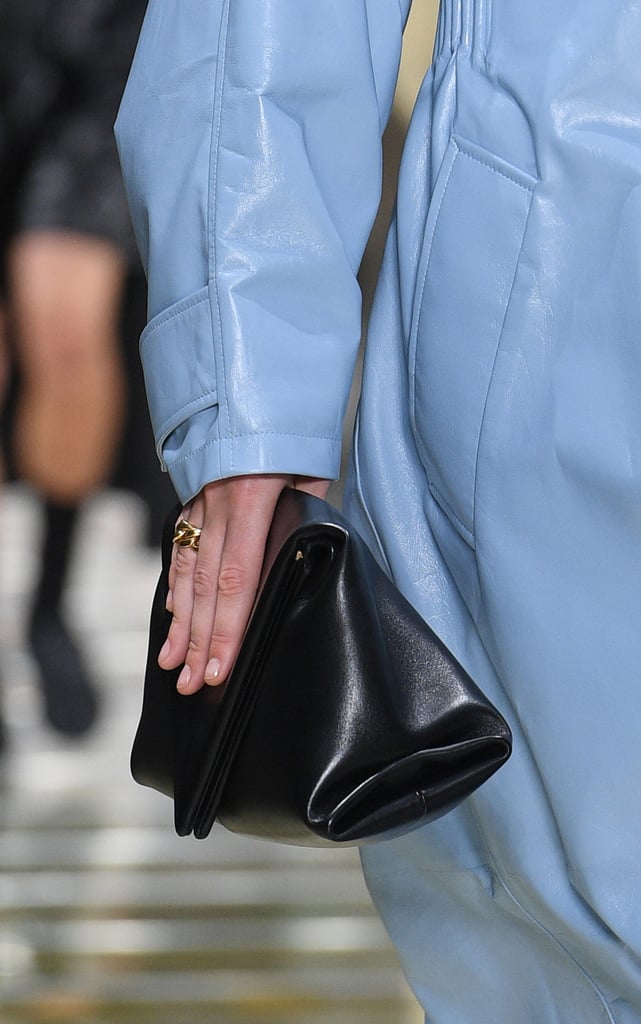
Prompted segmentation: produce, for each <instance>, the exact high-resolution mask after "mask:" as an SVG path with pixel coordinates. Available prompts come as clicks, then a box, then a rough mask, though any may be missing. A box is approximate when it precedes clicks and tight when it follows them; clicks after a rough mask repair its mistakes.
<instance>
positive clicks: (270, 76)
mask: <svg viewBox="0 0 641 1024" xmlns="http://www.w3.org/2000/svg"><path fill="white" fill-rule="evenodd" d="M408 6H409V0H402V2H401V0H349V2H345V0H323V2H322V3H318V2H314V3H312V2H311V0H261V2H260V3H256V0H151V2H150V4H149V7H148V10H147V15H146V18H145V22H144V25H143V29H142V33H141V37H140V40H139V44H138V48H137V52H136V56H135V58H134V62H133V66H132V69H131V73H130V77H129V82H128V85H127V88H126V91H125V95H124V98H123V101H122V105H121V109H120V113H119V117H118V122H117V125H116V135H117V139H118V144H119V149H120V154H121V161H122V166H123V171H124V175H125V180H126V184H127V189H128V193H129V200H130V206H131V210H132V215H133V220H134V226H135V230H136V234H137V238H138V244H139V247H140V250H141V254H142V257H143V261H144V263H145V266H146V269H147V274H148V280H149V316H150V322H149V324H148V326H147V328H146V330H145V332H144V334H143V336H142V339H141V354H142V360H143V365H144V370H145V378H146V384H147V393H148V401H149V406H150V411H151V418H152V423H153V427H154V433H155V437H156V443H157V447H158V452H159V455H160V456H161V460H162V462H163V464H164V465H165V466H166V467H167V468H168V469H169V471H170V473H171V476H172V479H173V482H174V484H175V486H176V488H177V491H178V493H179V495H180V497H181V499H182V500H186V499H187V498H189V497H190V496H191V495H193V494H194V493H196V492H197V491H198V490H199V489H200V488H201V487H202V486H203V484H204V483H206V482H208V481H209V480H214V479H220V478H222V477H226V476H234V475H238V474H243V473H259V472H282V473H301V474H309V475H314V476H324V477H328V478H331V477H335V476H336V475H337V474H338V471H339V465H340V449H341V429H342V420H343V415H344V410H345V405H346V401H347V397H348V393H349V387H350V382H351V377H352V372H353V365H354V360H355V356H356V353H357V349H358V343H359V338H360V319H361V300H360V291H359V288H358V284H357V281H356V273H357V271H358V266H359V263H360V260H361V256H362V253H363V249H364V246H365V243H366V241H367V237H368V234H369V231H370V228H371V224H372V221H373V219H374V216H375V213H376V209H377V205H378V201H379V194H380V177H381V135H382V132H383V129H384V127H385V124H386V121H387V118H388V116H389V111H390V108H391V103H392V97H393V91H394V86H395V82H396V76H397V72H398V62H399V58H400V46H401V35H402V29H403V25H404V21H405V17H406V15H407V8H408Z"/></svg>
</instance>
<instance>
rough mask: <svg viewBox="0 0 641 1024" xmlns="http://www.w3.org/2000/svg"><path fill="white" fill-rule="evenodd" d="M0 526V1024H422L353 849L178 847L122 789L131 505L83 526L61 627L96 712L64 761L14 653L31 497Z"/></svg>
mask: <svg viewBox="0 0 641 1024" xmlns="http://www.w3.org/2000/svg"><path fill="white" fill-rule="evenodd" d="M17 522H19V523H20V524H21V529H20V530H16V529H14V528H12V527H13V526H15V524H16V523H17ZM0 526H1V529H0V567H1V590H0V600H1V604H0V652H1V654H0V673H1V675H2V680H3V686H2V689H3V704H4V710H5V718H6V720H7V723H8V726H9V734H10V735H9V741H10V746H9V749H8V752H7V754H6V756H5V758H4V763H3V765H2V768H1V770H0V822H1V830H0V864H1V865H2V872H1V874H0V1024H23V1022H24V1024H56V1022H67V1024H69V1022H73V1024H107V1022H109V1024H117V1022H127V1024H129V1022H130V1024H152V1022H153V1024H170V1022H171V1024H182V1022H185V1024H187V1022H189V1024H200V1022H204V1021H207V1022H208V1024H236V1022H239V1024H289V1022H296V1024H320V1022H322V1024H365V1022H367V1024H383V1022H384V1024H419V1022H421V1021H422V1015H421V1013H420V1012H419V1011H418V1008H417V1007H416V1004H415V1003H414V1001H413V999H412V997H411V996H410V994H409V992H408V990H407V987H406V984H405V982H404V980H403V978H402V975H401V972H400V969H399V967H398V964H397V961H396V958H395V954H394V952H393V950H392V948H391V946H390V943H389V941H388V939H387V937H386V935H385V933H384V931H383V928H382V926H381V924H380V922H379V920H378V918H377V917H376V915H375V914H374V911H373V909H372V907H371V905H370V902H369V899H368V896H367V894H366V891H365V888H364V884H363V881H362V877H361V874H360V870H359V866H358V859H357V856H356V853H355V851H352V850H337V851H313V850H298V849H293V848H286V847H277V846H273V845H271V844H265V843H256V842H252V841H249V840H244V839H241V838H239V837H237V836H232V835H230V834H229V833H227V832H225V831H224V830H223V829H218V830H215V832H214V834H213V835H212V836H211V837H210V839H208V840H205V841H203V842H198V841H196V840H185V839H177V838H176V836H175V835H174V833H173V829H172V825H171V806H170V803H169V801H167V800H166V799H165V798H163V797H161V796H159V795H157V794H154V793H152V792H150V791H148V790H143V789H141V788H140V787H137V786H135V785H134V783H133V782H132V781H131V780H130V777H129V771H128V763H127V762H128V751H129V745H130V741H131V735H132V731H133V728H134V725H135V721H136V717H137V714H138V707H139V699H140V688H141V673H142V666H143V662H144V654H145V628H146V619H147V612H148V606H149V600H150V595H151V590H152V586H153V582H154V579H155V576H156V573H157V556H156V554H150V553H148V552H146V551H144V550H143V549H141V548H139V547H138V546H137V544H136V531H137V529H140V528H141V527H140V513H139V508H138V505H137V504H136V502H135V501H134V500H133V499H131V498H129V497H126V496H123V495H121V494H113V493H112V494H108V495H106V496H104V497H102V498H101V499H99V500H97V501H96V502H95V503H94V504H93V506H92V508H91V509H90V510H89V512H88V514H87V516H86V519H85V522H84V525H83V531H82V534H81V537H80V543H79V550H78V557H77V561H76V565H75V569H74V575H73V588H72V593H71V594H70V612H71V615H72V617H73V620H74V621H75V622H76V624H77V628H78V632H79V634H80V635H81V636H82V639H83V643H84V645H85V648H86V650H87V651H88V653H89V656H90V660H91V664H92V665H93V667H94V671H95V674H96V678H97V680H98V682H99V684H100V688H101V693H102V699H103V715H102V719H101V722H100V725H99V727H98V728H97V730H96V731H95V733H94V734H93V736H92V737H91V739H88V740H86V741H83V742H82V743H80V744H74V745H72V746H69V745H67V746H65V745H64V744H62V743H61V742H60V741H59V740H58V739H57V738H56V737H55V736H53V735H52V734H51V733H50V732H48V731H47V730H46V729H45V728H44V727H43V726H42V725H41V723H40V710H39V703H38V695H37V686H36V680H35V677H34V668H33V665H32V663H31V660H30V658H29V657H28V656H27V655H26V654H25V653H24V651H23V650H22V646H21V642H20V637H21V631H22V622H23V619H24V609H25V603H26V595H27V593H28V590H29V585H30V579H31V576H32V574H33V571H34V568H35V567H34V565H33V554H32V545H30V544H28V543H27V539H28V538H29V537H30V536H32V535H33V533H34V531H37V529H38V518H37V512H36V509H35V508H34V506H33V503H32V502H31V501H30V499H29V496H28V495H27V494H26V492H24V491H22V490H20V489H18V488H11V489H9V491H8V492H7V493H6V495H5V497H4V499H3V504H2V511H1V516H0Z"/></svg>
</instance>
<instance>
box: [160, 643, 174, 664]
mask: <svg viewBox="0 0 641 1024" xmlns="http://www.w3.org/2000/svg"><path fill="white" fill-rule="evenodd" d="M170 650H171V646H170V643H169V640H165V642H164V644H163V645H162V647H161V648H160V654H159V655H158V661H159V662H162V661H164V660H165V658H168V657H169V652H170Z"/></svg>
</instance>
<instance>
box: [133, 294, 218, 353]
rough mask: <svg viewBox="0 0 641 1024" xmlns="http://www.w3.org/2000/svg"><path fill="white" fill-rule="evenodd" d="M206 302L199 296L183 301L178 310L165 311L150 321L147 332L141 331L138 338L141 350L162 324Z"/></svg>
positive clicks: (206, 297) (205, 297)
mask: <svg viewBox="0 0 641 1024" xmlns="http://www.w3.org/2000/svg"><path fill="white" fill-rule="evenodd" d="M208 301H209V299H208V296H207V295H201V296H200V297H199V298H195V297H194V298H191V299H185V300H184V301H183V303H182V304H181V305H180V309H168V310H165V312H164V313H161V314H160V315H159V316H158V318H157V319H155V320H152V321H151V323H150V324H149V326H148V328H147V330H145V331H143V333H142V335H141V337H140V346H141V348H142V347H144V346H145V345H146V344H147V342H148V341H149V339H150V338H152V337H153V336H154V334H155V333H156V331H157V330H158V328H159V327H162V326H163V325H164V324H167V323H169V322H170V321H171V320H175V319H176V318H177V317H179V316H182V315H183V313H186V312H187V311H188V310H191V309H196V307H197V306H200V305H202V304H203V303H205V302H208Z"/></svg>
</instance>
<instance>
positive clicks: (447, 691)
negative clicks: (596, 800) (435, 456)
mask: <svg viewBox="0 0 641 1024" xmlns="http://www.w3.org/2000/svg"><path fill="white" fill-rule="evenodd" d="M175 521H176V515H175V514H172V515H171V516H170V517H169V519H168V521H167V526H166V529H165V536H164V538H163V570H162V573H161V577H160V581H159V584H158V588H157V591H156V595H155V598H154V604H153V609H152V615H151V627H150V643H149V655H148V662H147V670H146V677H145V688H144V697H143V707H142V714H141V719H140V724H139V727H138V731H137V734H136V738H135V741H134V746H133V751H132V771H133V775H134V777H135V778H136V780H137V781H138V782H140V783H142V784H143V785H146V786H151V787H152V788H154V789H157V790H160V791H161V792H163V793H166V794H167V795H169V796H171V797H173V800H174V809H175V826H176V831H177V832H178V834H179V835H188V834H190V833H192V832H193V833H194V834H195V835H196V836H197V837H198V838H202V837H204V836H206V835H208V833H209V832H210V830H211V828H212V826H213V824H214V821H215V820H216V819H218V820H219V821H220V822H222V824H223V825H225V826H226V827H227V828H229V829H231V830H232V831H235V832H241V833H244V834H246V835H251V836H256V837H260V838H264V839H271V840H274V841H278V842H285V843H294V844H297V845H304V846H316V845H323V844H335V843H344V844H356V843H364V842H368V841H372V840H375V839H387V838H390V837H391V836H393V835H398V834H400V833H403V832H406V831H409V830H410V829H413V828H416V827H418V826H419V825H422V824H424V823H425V822H428V821H430V820H432V819H434V818H436V817H438V816H439V815H442V814H444V813H445V812H446V811H448V810H450V809H451V808H453V807H454V806H455V805H456V804H458V803H459V802H460V801H461V800H463V799H464V798H465V797H466V796H468V795H469V794H470V793H472V792H473V790H475V789H476V787H477V786H479V785H480V784H481V783H482V782H484V781H485V780H486V779H488V778H489V777H490V776H491V775H492V774H493V773H494V772H495V771H496V770H497V768H499V767H500V765H502V764H503V763H504V762H505V761H506V760H507V758H508V757H509V755H510V751H511V735H510V731H509V729H508V726H507V725H506V723H505V721H504V720H503V718H502V717H501V715H500V714H499V713H498V711H497V710H496V709H495V708H494V707H493V706H492V705H491V704H490V703H489V701H488V700H487V699H486V698H485V697H484V696H483V694H482V693H481V692H480V691H479V689H478V688H477V686H476V685H475V684H474V683H473V681H472V680H471V679H470V677H469V676H468V675H467V673H466V672H465V671H464V669H463V668H462V667H461V666H460V665H459V664H458V662H457V661H456V660H455V659H454V657H453V656H452V655H451V654H450V652H449V651H448V650H447V649H446V648H445V646H444V645H443V644H442V643H441V641H440V640H439V639H438V637H437V636H436V635H435V634H434V633H433V632H432V630H431V629H430V627H429V626H428V625H427V624H426V623H425V622H424V621H423V620H422V619H421V618H420V616H419V615H418V614H417V613H416V612H415V611H414V609H413V608H412V607H411V606H410V605H409V604H408V602H407V601H406V600H405V598H404V597H403V596H402V595H401V594H400V593H399V591H398V590H397V589H396V587H395V586H394V585H393V584H392V583H391V582H390V580H389V579H388V578H387V576H386V575H385V574H384V573H383V572H382V570H381V569H380V568H379V566H378V564H377V563H376V561H375V559H374V557H373V555H372V554H371V552H370V551H369V549H368V548H367V546H366V544H365V542H364V541H363V540H362V539H361V538H360V537H359V536H358V534H357V533H356V532H355V530H354V529H353V528H352V527H351V526H350V525H349V523H348V522H347V520H346V519H345V518H344V517H343V516H342V515H341V514H340V513H339V512H337V511H336V510H335V509H334V508H332V507H331V506H330V505H328V504H327V503H326V502H324V501H320V500H319V499H318V498H314V497H311V496H309V495H307V494H305V493H303V492H301V491H296V490H287V491H285V492H284V493H283V495H282V497H281V499H280V502H279V504H278V507H277V510H276V515H275V518H274V522H273V526H272V530H271V533H270V537H269V541H268V546H267V553H266V559H265V569H264V573H263V582H262V584H261V588H260V590H259V596H258V598H257V601H256V604H255V608H254V612H253V615H252V618H251V621H250V624H249V626H248V628H247V632H246V635H245V638H244V641H243V645H242V648H241V651H240V654H239V656H238V659H237V661H236V664H235V666H234V669H233V671H232V673H231V675H230V677H229V679H228V681H227V682H226V683H225V684H224V685H223V686H221V687H209V686H206V687H204V688H203V689H202V690H200V691H199V692H198V693H196V694H194V695H192V696H189V697H185V696H181V695H179V694H178V693H177V692H176V680H177V677H178V671H175V672H165V671H163V670H162V669H160V668H159V667H158V664H157V656H158V652H159V650H160V647H161V645H162V643H163V642H164V639H165V636H166V633H167V629H168V625H169V615H168V613H167V612H166V610H165V598H166V593H167V572H168V566H169V561H170V557H171V537H172V533H173V527H174V523H175Z"/></svg>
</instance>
